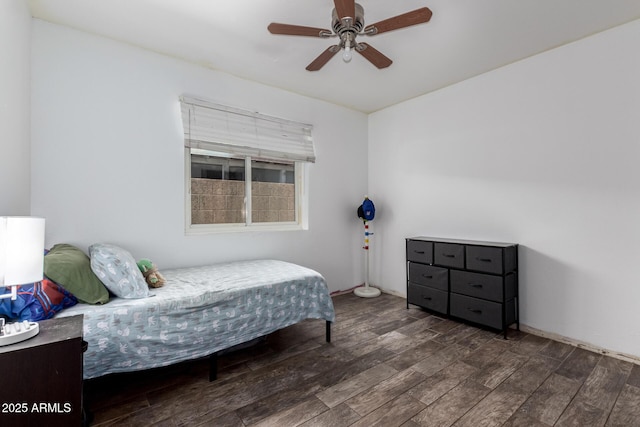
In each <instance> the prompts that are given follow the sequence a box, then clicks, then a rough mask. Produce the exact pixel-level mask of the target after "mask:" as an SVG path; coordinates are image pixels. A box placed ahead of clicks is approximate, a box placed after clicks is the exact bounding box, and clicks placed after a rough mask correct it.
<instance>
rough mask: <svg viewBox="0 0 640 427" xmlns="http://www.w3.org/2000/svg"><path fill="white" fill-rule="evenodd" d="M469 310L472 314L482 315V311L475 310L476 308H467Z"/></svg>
mask: <svg viewBox="0 0 640 427" xmlns="http://www.w3.org/2000/svg"><path fill="white" fill-rule="evenodd" d="M467 310H469V311H470V312H472V313H475V314H482V310H478V309H474V308H467Z"/></svg>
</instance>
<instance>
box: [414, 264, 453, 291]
mask: <svg viewBox="0 0 640 427" xmlns="http://www.w3.org/2000/svg"><path fill="white" fill-rule="evenodd" d="M409 282H413V283H417V284H419V285H425V286H429V287H431V288H436V289H440V290H441V291H445V292H448V291H449V270H447V269H446V268H440V267H434V266H432V265H425V264H418V263H415V262H409Z"/></svg>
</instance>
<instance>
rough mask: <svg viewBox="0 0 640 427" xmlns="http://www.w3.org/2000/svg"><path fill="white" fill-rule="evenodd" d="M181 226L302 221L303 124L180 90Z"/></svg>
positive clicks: (283, 225) (308, 153) (310, 154)
mask: <svg viewBox="0 0 640 427" xmlns="http://www.w3.org/2000/svg"><path fill="white" fill-rule="evenodd" d="M181 105H182V119H183V125H184V133H185V138H184V141H185V169H186V181H187V182H186V195H187V197H186V203H185V204H186V209H185V211H186V218H187V224H186V228H187V232H188V233H199V232H210V231H223V230H227V231H228V230H241V229H242V230H254V229H276V230H284V229H302V228H306V223H307V209H306V206H307V194H306V192H305V185H304V178H305V174H306V171H305V167H306V165H307V164H308V163H310V162H313V161H315V155H314V151H313V142H312V139H311V126H310V125H305V124H300V123H295V122H291V121H287V120H283V119H278V118H274V117H269V116H265V115H261V114H257V113H251V112H247V111H243V110H238V109H233V108H230V107H224V106H220V105H217V104H212V103H210V102H207V101H202V100H198V99H195V98H185V97H182V98H181Z"/></svg>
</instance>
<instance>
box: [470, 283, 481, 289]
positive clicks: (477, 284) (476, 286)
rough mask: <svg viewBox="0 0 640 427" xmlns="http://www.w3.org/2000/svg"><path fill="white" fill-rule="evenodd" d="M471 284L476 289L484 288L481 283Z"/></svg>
mask: <svg viewBox="0 0 640 427" xmlns="http://www.w3.org/2000/svg"><path fill="white" fill-rule="evenodd" d="M469 286H471V287H472V288H476V289H482V285H481V284H480V283H469Z"/></svg>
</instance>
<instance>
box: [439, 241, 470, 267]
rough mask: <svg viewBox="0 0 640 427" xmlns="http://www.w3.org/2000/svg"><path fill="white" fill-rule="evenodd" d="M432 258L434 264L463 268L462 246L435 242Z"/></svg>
mask: <svg viewBox="0 0 640 427" xmlns="http://www.w3.org/2000/svg"><path fill="white" fill-rule="evenodd" d="M433 258H434V264H438V265H445V266H447V267H456V268H464V245H459V244H456V243H440V242H435V243H434V244H433Z"/></svg>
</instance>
